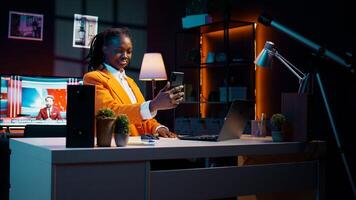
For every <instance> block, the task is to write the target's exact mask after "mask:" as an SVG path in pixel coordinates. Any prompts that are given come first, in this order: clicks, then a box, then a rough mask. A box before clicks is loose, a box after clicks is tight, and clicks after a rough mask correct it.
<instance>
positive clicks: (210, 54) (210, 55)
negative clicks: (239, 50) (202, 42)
mask: <svg viewBox="0 0 356 200" xmlns="http://www.w3.org/2000/svg"><path fill="white" fill-rule="evenodd" d="M214 57H215V53H214V52H212V51H209V52H208V56H207V57H206V61H205V62H206V63H214V60H215V59H214Z"/></svg>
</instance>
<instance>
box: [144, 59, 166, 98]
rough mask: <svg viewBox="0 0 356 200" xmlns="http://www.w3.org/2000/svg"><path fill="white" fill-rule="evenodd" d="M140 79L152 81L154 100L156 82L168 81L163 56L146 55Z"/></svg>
mask: <svg viewBox="0 0 356 200" xmlns="http://www.w3.org/2000/svg"><path fill="white" fill-rule="evenodd" d="M139 79H140V80H141V81H152V99H153V98H154V96H155V89H156V82H155V81H163V80H167V74H166V69H165V67H164V63H163V58H162V54H160V53H145V54H144V55H143V60H142V65H141V71H140V76H139Z"/></svg>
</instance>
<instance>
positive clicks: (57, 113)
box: [0, 75, 82, 126]
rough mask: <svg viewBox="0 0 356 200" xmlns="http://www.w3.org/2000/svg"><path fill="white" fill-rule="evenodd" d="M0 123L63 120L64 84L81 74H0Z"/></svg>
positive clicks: (64, 109) (45, 122) (65, 86)
mask: <svg viewBox="0 0 356 200" xmlns="http://www.w3.org/2000/svg"><path fill="white" fill-rule="evenodd" d="M0 79H1V82H0V86H1V96H0V100H1V104H0V125H9V126H16V125H18V126H21V125H26V124H65V123H66V108H67V85H79V84H82V79H81V78H71V77H39V76H19V75H0Z"/></svg>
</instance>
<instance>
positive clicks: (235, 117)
mask: <svg viewBox="0 0 356 200" xmlns="http://www.w3.org/2000/svg"><path fill="white" fill-rule="evenodd" d="M254 110H255V103H254V102H253V101H245V100H235V101H233V102H232V103H231V106H230V108H229V110H228V113H227V114H226V117H225V118H224V119H223V125H222V127H221V129H220V131H219V133H216V134H206V131H203V132H202V133H196V134H194V135H191V134H189V135H182V134H178V135H177V137H178V138H179V139H181V140H200V141H224V140H230V139H239V138H240V137H241V135H242V134H243V133H244V130H245V128H246V126H247V124H248V122H249V121H250V120H251V119H253V117H254ZM208 131H209V130H208Z"/></svg>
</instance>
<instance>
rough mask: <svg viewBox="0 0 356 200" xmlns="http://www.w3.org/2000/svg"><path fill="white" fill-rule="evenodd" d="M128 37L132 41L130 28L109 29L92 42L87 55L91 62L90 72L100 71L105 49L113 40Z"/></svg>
mask: <svg viewBox="0 0 356 200" xmlns="http://www.w3.org/2000/svg"><path fill="white" fill-rule="evenodd" d="M120 36H127V37H129V38H130V39H131V33H130V31H129V29H128V28H126V27H123V28H109V29H106V30H105V31H103V32H100V33H98V34H97V35H96V36H95V37H94V38H93V39H92V41H91V42H90V50H89V53H88V55H87V59H88V60H89V71H93V70H96V69H99V68H100V67H101V64H102V63H103V62H104V60H105V56H104V52H103V47H104V46H105V45H107V44H108V43H109V42H110V41H111V40H112V39H113V38H116V37H120Z"/></svg>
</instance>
